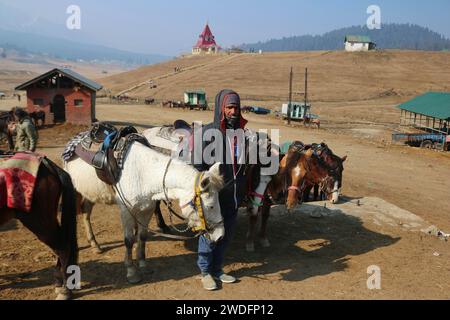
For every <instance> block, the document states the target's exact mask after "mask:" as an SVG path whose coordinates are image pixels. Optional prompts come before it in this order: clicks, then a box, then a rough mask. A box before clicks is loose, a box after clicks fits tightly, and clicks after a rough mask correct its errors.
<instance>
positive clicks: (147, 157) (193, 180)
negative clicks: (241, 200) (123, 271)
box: [65, 142, 225, 283]
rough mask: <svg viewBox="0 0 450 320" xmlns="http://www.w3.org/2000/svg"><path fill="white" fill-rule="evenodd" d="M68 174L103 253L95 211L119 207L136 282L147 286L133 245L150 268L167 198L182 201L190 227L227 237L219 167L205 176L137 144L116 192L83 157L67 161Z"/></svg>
mask: <svg viewBox="0 0 450 320" xmlns="http://www.w3.org/2000/svg"><path fill="white" fill-rule="evenodd" d="M169 164H170V165H169ZM168 165H169V166H168ZM65 170H66V171H67V172H68V173H69V174H70V175H71V177H72V181H73V184H74V186H75V189H76V190H77V192H78V193H79V194H80V195H81V197H79V198H80V199H79V200H81V203H80V206H81V208H80V209H81V211H82V212H83V214H84V222H85V227H86V232H87V236H88V240H89V241H90V243H91V246H93V247H94V248H96V249H97V250H98V251H101V249H100V247H99V246H98V243H97V242H96V240H95V237H94V234H93V232H92V227H91V224H90V215H91V212H92V208H93V206H94V204H96V203H103V204H118V205H119V207H120V211H121V219H122V226H123V231H124V237H125V246H126V255H125V266H126V268H127V280H128V281H129V282H130V283H138V282H140V281H141V275H140V272H139V270H138V269H137V268H136V267H135V266H134V264H133V256H132V252H133V245H134V243H135V242H137V243H138V249H137V259H138V266H139V268H145V267H146V262H145V242H146V240H147V236H148V232H147V226H148V224H149V222H150V220H151V218H152V216H153V213H154V210H155V204H156V202H157V201H159V200H163V199H164V200H165V199H166V194H167V198H169V199H170V200H179V202H180V206H181V208H182V209H181V215H182V216H183V218H185V219H186V220H187V222H188V225H189V227H192V228H193V229H195V230H196V231H203V232H205V235H206V236H207V237H208V238H209V239H210V240H211V241H213V242H217V241H219V240H220V239H221V238H222V237H223V236H224V234H225V229H224V226H223V219H222V215H221V212H220V205H219V196H218V194H219V191H220V190H221V189H222V187H223V177H222V176H221V175H220V171H219V165H215V166H213V167H212V168H211V169H210V170H209V171H208V172H204V173H200V172H198V171H197V170H195V169H194V168H193V167H191V166H189V165H187V164H185V163H183V162H181V161H177V160H171V158H170V157H169V156H166V155H163V154H161V153H159V152H157V151H155V150H153V149H150V148H149V147H147V146H144V145H142V144H140V143H138V142H134V143H133V144H132V145H131V147H130V149H129V150H128V154H127V156H126V158H125V161H124V165H123V170H122V172H121V177H120V179H119V181H118V183H117V185H116V190H115V189H114V188H113V187H111V186H109V185H107V184H105V183H104V182H102V181H101V180H100V179H99V178H98V177H97V175H96V171H95V169H94V168H93V167H92V166H90V165H89V164H87V163H86V162H84V161H83V160H81V159H80V158H78V157H74V158H73V159H72V160H70V161H68V162H65ZM164 187H165V189H166V190H164ZM116 191H118V192H116Z"/></svg>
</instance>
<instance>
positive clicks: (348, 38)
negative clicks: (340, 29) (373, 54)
mask: <svg viewBox="0 0 450 320" xmlns="http://www.w3.org/2000/svg"><path fill="white" fill-rule="evenodd" d="M345 42H358V43H372V40H370V37H369V36H345Z"/></svg>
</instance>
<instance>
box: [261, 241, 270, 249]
mask: <svg viewBox="0 0 450 320" xmlns="http://www.w3.org/2000/svg"><path fill="white" fill-rule="evenodd" d="M260 243H261V246H262V247H263V248H270V242H269V240H267V239H261V240H260Z"/></svg>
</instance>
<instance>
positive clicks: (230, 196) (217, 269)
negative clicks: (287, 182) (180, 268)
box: [192, 90, 247, 290]
mask: <svg viewBox="0 0 450 320" xmlns="http://www.w3.org/2000/svg"><path fill="white" fill-rule="evenodd" d="M246 124H247V121H246V120H245V119H244V118H242V116H241V100H240V97H239V95H238V94H237V93H236V92H234V91H231V90H223V91H221V92H220V93H219V94H218V95H217V96H216V103H215V110H214V122H213V123H211V124H209V125H206V126H205V127H204V128H203V135H204V134H205V133H206V132H207V131H208V130H217V132H220V134H221V135H222V137H223V139H222V140H223V144H222V145H216V150H218V149H219V148H222V150H223V159H222V161H220V162H221V163H222V166H221V173H222V175H223V177H224V182H225V188H224V189H223V190H222V191H221V192H220V193H219V202H220V208H221V212H222V216H223V219H224V226H225V236H224V238H223V239H222V240H220V241H219V242H217V243H211V242H210V241H209V240H208V239H207V238H205V237H204V236H201V237H200V238H199V244H198V260H197V264H198V267H199V268H200V271H201V276H202V278H201V279H202V284H203V288H204V289H206V290H216V289H217V288H218V287H217V283H216V281H220V282H222V283H234V282H236V281H237V279H236V278H235V277H233V276H231V275H228V274H226V273H224V271H223V269H222V268H223V259H224V255H225V250H226V248H227V247H228V245H229V243H230V240H231V238H232V236H233V232H234V229H235V225H236V219H237V213H238V208H239V205H240V203H241V201H242V198H243V196H244V194H243V192H242V189H243V186H244V185H245V176H244V171H245V170H244V165H238V164H237V158H238V154H239V150H238V148H237V146H238V145H237V141H236V139H235V140H234V141H230V140H229V139H228V138H227V136H226V131H227V129H229V130H237V129H244V128H245V125H246ZM203 141H204V140H203ZM210 143H216V142H215V141H214V142H210ZM205 147H206V145H205V142H202V146H201V148H197V146H195V145H194V152H193V153H192V154H193V155H194V154H196V153H197V157H198V156H199V154H200V152H201V153H202V154H201V155H200V156H201V158H200V159H203V157H202V156H203V150H204V148H205ZM227 152H228V154H229V155H232V157H231V158H232V159H233V160H232V163H226V159H227V158H226V154H227ZM194 160H195V156H194ZM202 162H204V161H202ZM193 163H194V166H195V167H196V169H198V170H200V171H205V170H207V169H208V167H209V166H208V165H205V164H204V163H202V164H195V162H193Z"/></svg>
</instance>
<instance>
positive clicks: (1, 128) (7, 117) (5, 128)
mask: <svg viewBox="0 0 450 320" xmlns="http://www.w3.org/2000/svg"><path fill="white" fill-rule="evenodd" d="M13 127H14V116H13V113H12V112H11V111H10V112H4V113H2V114H1V115H0V135H3V136H6V139H7V140H8V147H9V150H14V140H13V135H14V132H13V131H14V129H13Z"/></svg>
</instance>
